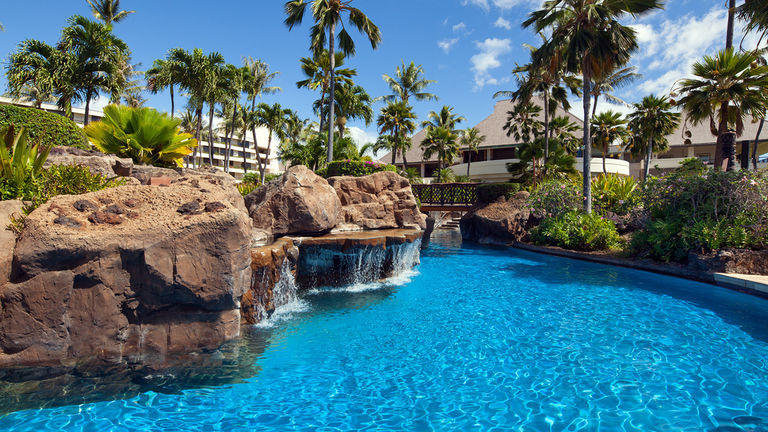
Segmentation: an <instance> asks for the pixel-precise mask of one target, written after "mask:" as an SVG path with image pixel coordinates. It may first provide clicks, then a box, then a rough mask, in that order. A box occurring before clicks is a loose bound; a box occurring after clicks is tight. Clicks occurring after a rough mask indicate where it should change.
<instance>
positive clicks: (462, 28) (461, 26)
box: [451, 22, 467, 32]
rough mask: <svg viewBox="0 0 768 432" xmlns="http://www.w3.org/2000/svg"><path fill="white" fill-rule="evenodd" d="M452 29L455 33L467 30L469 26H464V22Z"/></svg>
mask: <svg viewBox="0 0 768 432" xmlns="http://www.w3.org/2000/svg"><path fill="white" fill-rule="evenodd" d="M451 28H452V29H453V31H455V32H457V31H461V30H465V29H466V28H467V25H466V24H464V23H463V22H460V23H458V24H456V25H454V26H453V27H451Z"/></svg>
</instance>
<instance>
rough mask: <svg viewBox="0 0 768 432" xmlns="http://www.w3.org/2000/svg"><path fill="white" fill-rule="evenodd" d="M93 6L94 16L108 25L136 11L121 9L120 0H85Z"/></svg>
mask: <svg viewBox="0 0 768 432" xmlns="http://www.w3.org/2000/svg"><path fill="white" fill-rule="evenodd" d="M85 1H86V2H88V5H89V6H91V10H92V12H93V16H94V17H95V18H96V19H97V20H100V21H104V24H106V25H112V23H113V22H114V23H118V22H120V21H122V20H124V19H125V18H127V17H128V15H130V14H132V13H136V11H124V10H120V0H85Z"/></svg>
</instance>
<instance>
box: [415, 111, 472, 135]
mask: <svg viewBox="0 0 768 432" xmlns="http://www.w3.org/2000/svg"><path fill="white" fill-rule="evenodd" d="M427 118H429V120H425V121H423V122H421V127H423V128H429V127H443V128H446V129H448V130H450V131H451V132H453V133H454V134H457V135H458V133H457V132H458V131H457V129H456V125H457V124H458V123H461V122H463V121H464V120H466V119H465V118H464V117H462V116H457V115H456V114H454V113H453V107H450V106H448V105H444V106H443V107H442V108H441V109H440V112H439V113H437V112H435V111H431V112H430V113H429V114H428V115H427Z"/></svg>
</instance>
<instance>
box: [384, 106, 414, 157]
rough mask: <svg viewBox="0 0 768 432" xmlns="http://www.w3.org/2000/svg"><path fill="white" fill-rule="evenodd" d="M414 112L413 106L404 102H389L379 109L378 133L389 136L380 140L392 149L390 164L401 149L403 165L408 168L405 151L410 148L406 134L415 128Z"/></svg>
mask: <svg viewBox="0 0 768 432" xmlns="http://www.w3.org/2000/svg"><path fill="white" fill-rule="evenodd" d="M415 120H416V114H414V113H413V107H411V106H410V105H408V104H407V103H406V102H403V101H399V102H390V103H389V104H388V105H387V106H385V107H384V108H382V109H381V114H379V118H378V121H377V125H378V127H379V134H381V135H384V134H388V135H389V138H388V139H386V140H382V141H381V144H382V145H387V144H388V145H389V146H390V148H391V150H392V164H393V165H394V164H395V162H396V160H397V153H398V152H399V151H402V154H403V166H404V168H405V169H407V168H408V161H407V159H406V153H407V151H408V149H409V148H410V140H409V139H408V135H409V134H412V133H413V132H414V131H415V130H416V122H415Z"/></svg>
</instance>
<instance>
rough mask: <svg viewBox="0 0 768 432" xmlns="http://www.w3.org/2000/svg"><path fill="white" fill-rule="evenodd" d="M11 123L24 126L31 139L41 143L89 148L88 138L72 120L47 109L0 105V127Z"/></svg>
mask: <svg viewBox="0 0 768 432" xmlns="http://www.w3.org/2000/svg"><path fill="white" fill-rule="evenodd" d="M10 124H13V125H14V126H16V127H24V128H25V129H26V130H27V132H28V133H29V137H30V138H31V139H32V141H37V140H38V139H40V140H41V143H42V145H44V146H46V147H48V146H66V147H78V148H81V149H86V150H88V149H90V146H89V144H88V138H87V137H86V136H85V133H84V132H83V130H82V129H81V128H80V127H79V126H78V125H77V124H76V123H75V122H73V121H72V120H70V119H68V118H66V117H64V116H60V115H58V114H54V113H49V112H47V111H43V110H39V109H35V108H28V107H20V106H15V105H0V128H3V127H5V126H8V125H10Z"/></svg>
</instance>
